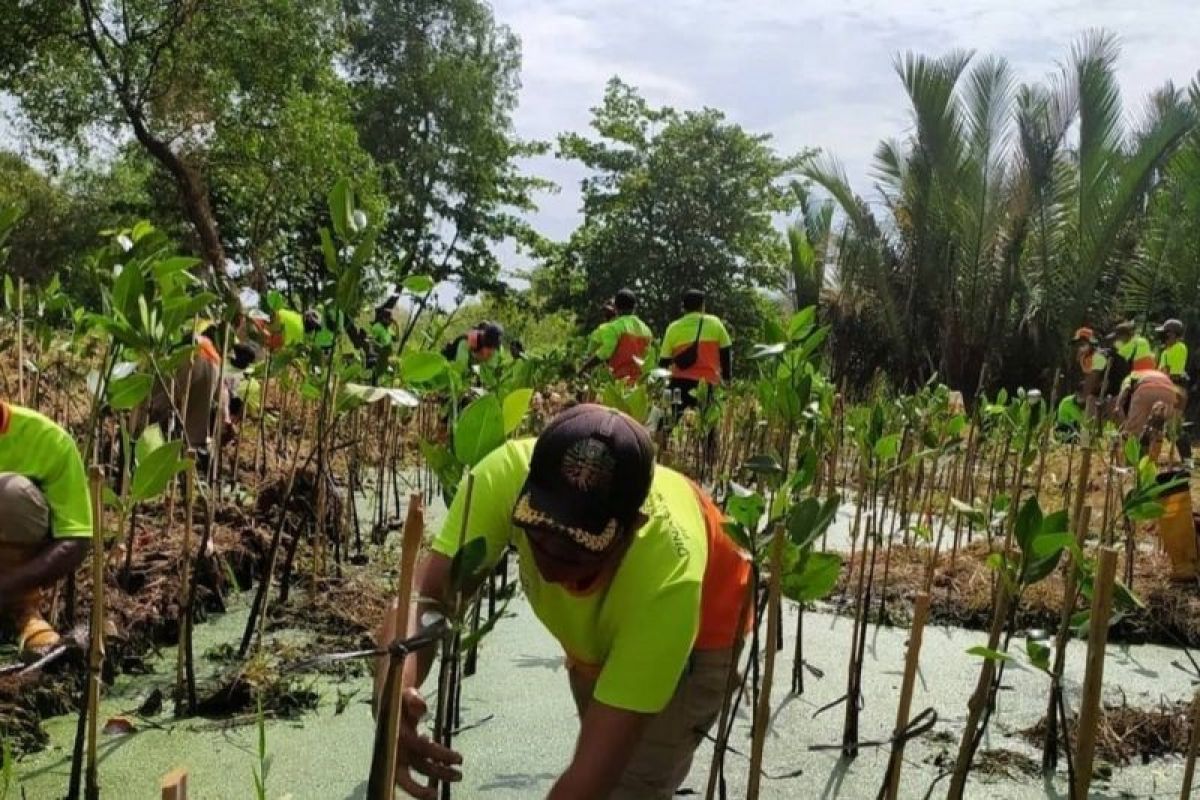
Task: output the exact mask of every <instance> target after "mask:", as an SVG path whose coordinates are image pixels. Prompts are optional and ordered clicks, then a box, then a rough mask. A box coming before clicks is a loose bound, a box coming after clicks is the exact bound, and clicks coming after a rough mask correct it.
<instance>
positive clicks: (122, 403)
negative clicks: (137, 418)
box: [108, 372, 154, 411]
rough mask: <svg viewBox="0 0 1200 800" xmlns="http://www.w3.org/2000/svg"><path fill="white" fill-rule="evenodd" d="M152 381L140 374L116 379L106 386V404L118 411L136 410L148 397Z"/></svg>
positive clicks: (136, 373)
mask: <svg viewBox="0 0 1200 800" xmlns="http://www.w3.org/2000/svg"><path fill="white" fill-rule="evenodd" d="M153 385H154V379H153V378H151V377H150V376H149V375H146V374H144V373H141V372H134V373H132V374H130V375H126V376H125V377H123V378H117V379H116V380H114V381H112V382H111V383H109V384H108V404H109V405H110V406H112V407H113V408H115V409H117V410H118V411H128V410H129V409H131V408H136V407H138V406H139V405H141V404H142V402H143V401H144V400H145V399H146V398H147V397H149V396H150V388H151V387H152V386H153Z"/></svg>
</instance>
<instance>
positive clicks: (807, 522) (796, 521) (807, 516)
mask: <svg viewBox="0 0 1200 800" xmlns="http://www.w3.org/2000/svg"><path fill="white" fill-rule="evenodd" d="M840 502H841V498H839V497H838V496H837V495H834V496H833V497H830V498H829V499H828V500H826V501H825V503H824V505H822V504H821V502H820V501H819V500H817V499H816V498H815V497H809V498H805V499H804V500H803V501H801V502H799V503H797V504H796V505H794V506H792V509H791V512H790V513H789V514H788V538H789V539H790V540H791V541H792V543H793V544H795V545H796V546H797V547H799V548H801V549H805V548H807V547H810V546H811V545H812V543H813V542H815V541H816V540H817V539H818V538H819V537H820V536H821V534H823V533H825V531H826V530H828V529H829V525H830V524H831V523H832V522H833V520H834V517H835V516H836V515H837V509H838V505H839V503H840Z"/></svg>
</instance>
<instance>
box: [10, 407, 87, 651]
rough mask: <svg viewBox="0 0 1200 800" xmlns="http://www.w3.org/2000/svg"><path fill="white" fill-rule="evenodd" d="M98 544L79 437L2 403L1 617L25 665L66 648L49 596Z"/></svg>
mask: <svg viewBox="0 0 1200 800" xmlns="http://www.w3.org/2000/svg"><path fill="white" fill-rule="evenodd" d="M91 537H92V506H91V500H90V494H89V492H88V483H87V475H86V473H85V472H84V469H83V459H82V458H81V457H80V455H79V450H78V448H77V447H76V446H75V441H74V440H73V439H72V438H71V435H70V434H69V433H67V432H66V431H65V430H63V429H62V428H61V427H59V426H58V425H57V424H55V423H54V422H53V421H52V420H50V419H48V418H47V417H44V416H43V415H41V414H39V413H37V412H36V411H33V410H31V409H28V408H22V407H21V406H16V405H11V404H9V403H5V402H3V401H0V613H2V614H3V615H4V616H5V617H7V619H8V620H9V621H10V622H11V623H12V624H13V627H14V628H15V629H16V631H17V637H18V644H19V646H20V649H21V655H22V657H23V658H26V659H32V658H36V657H38V656H40V655H43V654H44V653H46V652H47V651H48V650H50V649H52V648H54V647H55V646H56V645H57V644H58V643H59V641H60V639H59V635H58V633H57V632H56V631H55V630H54V628H53V627H51V625H50V623H48V622H47V621H46V619H45V617H43V616H42V610H41V603H42V594H43V589H45V588H47V587H49V586H52V585H54V583H55V582H56V581H58V580H60V579H61V578H64V577H66V576H67V575H69V574H70V573H72V572H73V571H74V570H75V569H76V568H77V567H78V566H79V565H80V564H81V563H83V560H84V558H85V557H86V556H87V552H88V544H89V542H90V541H91Z"/></svg>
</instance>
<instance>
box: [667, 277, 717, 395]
mask: <svg viewBox="0 0 1200 800" xmlns="http://www.w3.org/2000/svg"><path fill="white" fill-rule="evenodd" d="M683 311H684V314H683V316H682V317H680V318H679V319H677V320H675V321H674V322H672V323H671V324H670V326H668V327H667V332H666V334H664V336H663V343H662V352H661V354H660V357H659V365H660V366H662V367H664V368H667V369H670V370H671V380H670V384H669V385H670V388H671V390H672V392H673V393H677V394H678V395H679V398H680V399H679V402H680V405H681V406H682V407H683V408H693V407H695V406H696V405H697V403H698V402H699V401H698V398H697V397H696V395H695V394H694V391H695V389H696V388H697V387H699V386H700V384H701V383H702V382H703V383H706V384H708V385H709V386H719V385H721V382H722V380H728V379H729V378H730V377H731V376H732V374H733V341H732V340H731V339H730V338H729V331H727V330H726V329H725V324H724V323H723V322H721V320H719V319H718V318H716V317H714V316H713V315H712V314H706V313H705V309H704V292H701V291H700V290H698V289H689V290H688V291H687V292H684V295H683Z"/></svg>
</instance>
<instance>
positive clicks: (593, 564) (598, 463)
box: [379, 405, 751, 800]
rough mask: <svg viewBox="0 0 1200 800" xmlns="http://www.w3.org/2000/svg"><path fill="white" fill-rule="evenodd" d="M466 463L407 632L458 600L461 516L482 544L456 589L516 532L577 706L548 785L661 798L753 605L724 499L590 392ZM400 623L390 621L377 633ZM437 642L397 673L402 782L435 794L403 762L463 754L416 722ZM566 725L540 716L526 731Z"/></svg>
mask: <svg viewBox="0 0 1200 800" xmlns="http://www.w3.org/2000/svg"><path fill="white" fill-rule="evenodd" d="M472 471H473V474H474V479H473V487H474V488H473V489H472V490H471V491H470V492H468V491H467V490H466V489H465V488H460V489H459V491H458V493H457V494H456V495H455V497H454V502H453V503H452V504H451V506H450V512H449V514H448V515H447V516H446V519H445V522H444V523H443V524H442V528H441V533H440V534H439V535H438V536H437V537H436V538H435V539H434V540H433V544H432V545H431V548H432V552H430V553H428V554H427V555H425V557H424V558H423V560H422V562H421V564H420V566H418V568H417V574H416V578H415V581H414V586H413V596H414V598H416V599H415V600H414V608H413V613H412V614H411V615H410V618H409V621H408V631H407V633H408V635H410V636H411V635H416V634H417V633H419V632H420V630H421V628H420V627H418V625H419V623H418V621H419V620H423V619H425V618H426V617H427V615H428V614H429V613H431V612H435V611H441V612H442V613H443V614H445V613H447V612H446V609H450V608H454V607H455V605H456V603H458V602H461V600H460V599H459V598H457V597H455V583H454V578H452V575H453V573H454V569H455V567H454V564H455V563H456V562H455V555H456V554H457V553H458V552H459V549H460V547H461V546H462V545H463V544H464V540H463V538H462V536H463V532H464V531H465V532H466V541H465V543H466V544H475V543H476V542H477V541H482V542H483V543H484V548H483V549H484V550H485V551H486V557H485V559H484V564H483V565H482V569H481V570H479V571H477V572H476V575H475V576H469V580H467V581H466V583H467V584H468V585H465V586H461V587H460V588H459V592H461V593H462V596H463V597H470V595H471V593H472V592H474V591H475V586H472V585H469V584H471V583H473V582H477V581H478V576H480V575H486V574H488V573H489V572H490V568H491V567H492V566H493V565H495V564H496V563H497V562H498V561H499V559H500V557H501V555H502V554H503V553H504V552H505V551H506V550H507V549H508V548H509V547H510V546H511V547H515V548H516V550H517V553H518V557H519V559H520V568H521V569H520V572H521V581H522V584H523V588H524V591H525V596H526V597H527V598H528V600H529V604H530V605H531V606H532V607H533V611H534V615H535V616H536V617H537V618H538V619H539V620H541V622H542V624H543V625H545V626H546V628H547V630H548V631H549V632H550V634H551V635H552V636H553V637H554V638H555V639H557V640H558V642H559V644H560V646H561V647H562V649H563V651H564V654H565V656H566V663H567V669H566V676H567V679H568V682H569V684H570V688H571V694H572V696H573V697H574V700H575V706H576V709H577V710H578V713H579V734H578V737H577V740H576V744H575V747H574V748H573V754H572V755H571V756H570V760H569V763H567V764H566V765H565V768H564V769H563V771H562V772H561V773H560V774H559V775H558V776H557V777H556V778H555V780H554V785H553V787H551V789H550V791H549V794H548V795H546V796H548V797H549V798H550V800H575V799H576V798H610V799H611V800H670V798H671V797H673V796H674V795H675V792H676V790H677V789H678V788H679V786H680V784H681V783H683V781H684V780H685V779H686V778H687V776H688V772H689V770H690V767H691V764H692V757H693V754H694V753H695V751H696V748H697V747H698V746H699V745H700V744H701V743H703V741H704V739H705V736H706V734H707V732H708V730H709V728H710V727H712V725H713V724H714V723H715V722H716V720H717V717H718V715H719V713H720V710H721V707H722V705H723V703H724V702H725V700H726V698H727V697H728V696H729V694H730V691H731V690H732V689H733V683H732V682H731V681H730V680H729V676H730V674H731V669H732V668H733V667H734V653H735V652H736V644H737V642H738V641H739V639H740V638H741V636H742V634H743V632H744V631H745V630H746V629H747V628H748V623H749V619H750V613H751V612H750V610H749V605H750V604H749V603H748V602H747V595H748V592H750V591H751V580H750V560H749V557H748V556H747V555H746V554H745V553H744V552H743V551H742V550H741V549H740V548H739V547H738V546H737V545H736V544H735V543H734V541H733V540H732V539H731V538H730V537H729V535H728V534H727V533H726V532H725V529H724V515H723V514H722V513H721V510H720V509H719V508H718V507H717V506H716V505H715V504H714V503H713V501H712V500H711V499H710V498H709V497H708V495H706V494H705V493H704V492H703V491H702V490H701V489H700V488H699V487H698V486H696V484H694V483H692V482H691V481H690V480H689V479H687V478H686V477H684V476H683V475H682V474H680V473H678V472H675V471H674V470H671V469H668V468H666V467H663V466H657V465H656V464H655V454H654V445H653V443H652V442H651V440H650V435H649V433H648V432H647V431H646V429H645V428H643V427H642V426H641V425H639V424H638V423H637V422H636V421H634V420H633V419H632V418H631V417H629V416H627V415H625V414H622V413H621V412H619V411H616V410H614V409H610V408H604V407H602V406H597V405H579V406H575V407H574V408H571V409H569V410H567V411H564V412H563V413H562V414H560V415H559V416H557V417H555V418H554V419H553V420H552V421H551V422H550V423H549V424H548V425H547V426H546V429H545V431H544V432H543V433H542V434H541V435H540V436H539V437H538V438H537V439H536V440H534V439H524V440H520V441H514V442H509V443H507V444H504V445H502V446H500V447H498V448H496V449H495V450H493V451H492V453H491V454H490V455H488V456H487V457H486V458H484V459H483V460H482V461H481V462H480V463H479V464H478V465H477V466H476V467H474V469H473V470H472ZM468 503H469V504H470V505H469V507H468ZM467 520H470V525H469V527H468V526H467ZM391 618H392V617H391V615H388V616H387V619H388V620H389V621H390V620H391ZM426 624H427V623H426ZM401 635H403V634H401ZM495 635H497V636H502V635H503V626H502V627H501V628H500V629H498V632H497V633H496V634H495ZM395 638H396V632H395V631H393V630H390V629H389V627H388V623H385V627H384V629H383V630H382V631H381V633H380V637H379V640H380V641H381V642H391V641H393V640H394V639H395ZM433 657H434V651H433V649H432V648H427V649H424V650H421V651H419V652H417V653H415V654H413V655H412V656H410V657H409V658H408V660H407V662H406V663H405V665H404V675H403V681H402V684H401V685H402V688H403V695H402V707H401V708H402V721H401V728H400V739H399V745H400V746H399V758H398V766H397V783H398V785H399V786H400V788H401V789H402V790H404V791H405V792H407V793H409V794H412V795H413V796H414V797H435V796H436V795H434V794H432V793H430V791H429V789H428V788H427V787H426V786H425V784H424V781H422V782H421V783H418V782H417V781H418V778H416V777H415V776H414V775H413V772H414V771H415V772H418V773H423V774H425V775H433V776H437V777H439V778H442V779H444V780H451V781H455V780H459V779H460V777H461V773H460V769H459V765H460V764H461V763H462V757H461V756H460V755H459V754H458V753H455V752H453V751H451V750H449V749H448V748H445V747H442V746H440V745H438V744H437V743H435V742H432V741H430V739H429V738H428V737H426V736H422V735H421V734H420V733H418V725H419V723H420V720H421V718H422V717H423V716H425V713H426V702H425V700H424V699H423V698H422V696H421V694H420V686H421V684H422V683H423V682H424V680H425V678H426V676H427V675H428V673H429V671H430V668H431V666H432V664H433ZM544 689H545V687H541V688H540V689H539V690H540V691H544ZM561 734H562V731H561V730H552V729H551V728H550V727H548V726H546V725H544V724H542V725H540V726H539V725H538V724H537V723H536V721H535V722H534V724H533V726H532V727H531V728H530V729H529V730H528V731H525V732H523V734H522V735H527V736H536V735H542V736H544V737H559V736H561ZM527 794H529V795H530V796H531V795H532V792H528V793H527Z"/></svg>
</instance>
